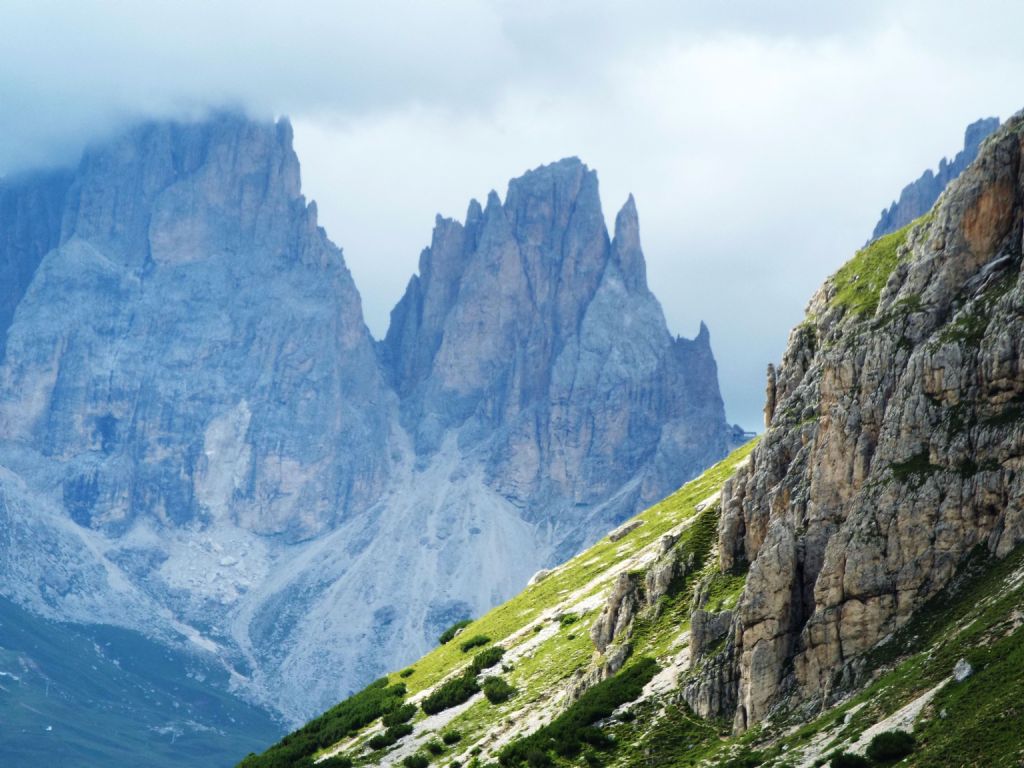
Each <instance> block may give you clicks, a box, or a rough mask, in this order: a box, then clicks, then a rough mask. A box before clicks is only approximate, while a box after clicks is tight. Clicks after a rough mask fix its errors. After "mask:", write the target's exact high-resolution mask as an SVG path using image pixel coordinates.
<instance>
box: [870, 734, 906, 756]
mask: <svg viewBox="0 0 1024 768" xmlns="http://www.w3.org/2000/svg"><path fill="white" fill-rule="evenodd" d="M915 746H916V745H915V742H914V737H913V736H911V735H910V734H909V733H907V732H906V731H885V732H884V733H880V734H878V735H877V736H875V738H873V739H872V740H871V743H870V744H868V749H867V754H868V757H870V758H871V759H872V760H874V761H875V762H876V763H895V762H896V761H897V760H902V759H903V758H904V757H906V756H907V755H909V754H910V753H911V752H913V751H914V747H915Z"/></svg>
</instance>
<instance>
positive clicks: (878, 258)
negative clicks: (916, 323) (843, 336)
mask: <svg viewBox="0 0 1024 768" xmlns="http://www.w3.org/2000/svg"><path fill="white" fill-rule="evenodd" d="M929 221H931V214H930V213H929V214H925V215H924V216H921V217H920V218H918V219H915V220H914V221H912V222H910V223H909V224H907V225H906V226H905V227H903V228H902V229H898V230H896V231H895V232H893V233H891V234H888V235H883V236H882V237H880V238H878V239H877V240H873V241H872V242H870V243H868V244H867V245H866V246H864V247H863V248H861V249H860V250H859V251H857V253H856V254H855V255H854V257H853V258H852V259H850V260H849V261H848V262H846V263H845V264H844V265H843V266H842V267H840V268H839V271H838V272H836V273H835V274H834V275H833V276H832V278H831V280H832V284H833V285H834V286H835V294H834V295H833V297H832V304H833V306H841V307H845V308H846V309H847V310H848V311H849V312H852V313H853V314H855V315H858V316H871V315H874V314H875V311H876V310H877V309H878V299H879V297H880V295H881V293H882V289H883V288H884V287H885V283H886V281H887V280H888V279H889V275H891V274H892V272H893V270H894V269H895V268H896V264H897V263H898V261H899V258H900V254H899V251H900V248H901V247H902V246H903V245H904V244H905V243H906V242H907V237H908V236H909V234H910V231H911V230H912V229H913V228H914V227H916V226H917V225H919V224H926V223H927V222H929Z"/></svg>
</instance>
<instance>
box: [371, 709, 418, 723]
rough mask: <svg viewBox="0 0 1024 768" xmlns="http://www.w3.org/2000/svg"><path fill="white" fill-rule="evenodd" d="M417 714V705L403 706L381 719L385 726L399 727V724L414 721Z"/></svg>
mask: <svg viewBox="0 0 1024 768" xmlns="http://www.w3.org/2000/svg"><path fill="white" fill-rule="evenodd" d="M415 714H416V705H415V704H403V705H402V706H400V707H398V708H397V709H393V710H392V711H390V712H388V713H387V714H386V715H384V717H382V718H381V719H380V721H381V722H382V723H384V725H385V726H390V725H398V724H399V723H407V722H409V721H410V720H412V718H413V716H414V715H415Z"/></svg>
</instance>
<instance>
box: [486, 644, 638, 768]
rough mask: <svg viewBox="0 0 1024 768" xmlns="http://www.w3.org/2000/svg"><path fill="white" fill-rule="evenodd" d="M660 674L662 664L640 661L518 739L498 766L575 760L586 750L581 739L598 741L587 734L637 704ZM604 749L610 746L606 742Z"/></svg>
mask: <svg viewBox="0 0 1024 768" xmlns="http://www.w3.org/2000/svg"><path fill="white" fill-rule="evenodd" d="M657 671H658V663H657V662H656V661H655V660H654V659H650V658H637V659H636V660H635V662H634V663H633V664H631V665H629V666H627V667H625V668H624V669H622V670H621V671H620V672H619V673H618V674H617V675H615V676H614V677H610V678H608V679H607V680H602V681H601V682H600V683H598V684H597V685H595V686H594V687H592V688H590V689H589V690H587V691H585V692H584V694H583V695H582V696H580V697H579V698H578V699H577V700H576V701H575V702H573V704H572V705H571V706H570V707H569V708H568V709H567V710H565V711H564V712H563V713H562V714H560V715H559V716H558V717H556V718H555V719H554V720H552V721H551V722H550V723H548V724H547V725H546V726H544V727H543V728H540V729H538V730H536V731H534V732H533V733H531V734H530V735H528V736H524V737H522V738H520V739H516V740H515V741H513V742H512V743H511V744H508V745H507V746H506V747H505V748H504V749H502V750H501V753H500V755H499V756H498V762H499V763H501V765H503V766H506V768H512V767H513V766H521V765H523V764H524V763H525V764H526V765H528V766H530V768H535V766H548V765H551V764H552V763H551V758H550V756H549V752H551V751H554V752H555V753H557V754H558V755H561V756H563V757H572V756H574V755H577V754H579V752H580V751H581V749H582V745H583V739H582V738H581V735H586V737H587V738H589V739H593V740H594V741H598V740H599V739H598V737H597V736H595V735H594V734H593V733H592V730H597V729H591V730H585V729H587V728H588V727H589V726H593V724H594V723H596V722H598V721H599V720H603V719H604V718H606V717H608V716H609V715H611V713H612V712H614V711H615V710H616V709H617V708H618V707H620V706H621V705H623V704H625V703H627V702H630V701H635V700H636V698H637V697H638V696H639V695H640V693H641V692H642V691H643V688H644V686H645V685H647V683H648V682H649V681H650V679H651V678H652V677H654V675H655V674H656V673H657ZM601 743H602V746H607V745H608V744H607V742H604V741H602V742H601Z"/></svg>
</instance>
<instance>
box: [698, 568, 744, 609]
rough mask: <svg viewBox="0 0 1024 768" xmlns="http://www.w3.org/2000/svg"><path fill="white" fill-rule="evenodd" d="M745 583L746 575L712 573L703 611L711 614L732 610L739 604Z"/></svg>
mask: <svg viewBox="0 0 1024 768" xmlns="http://www.w3.org/2000/svg"><path fill="white" fill-rule="evenodd" d="M746 583H747V574H746V573H721V572H716V573H714V574H713V575H712V576H711V580H710V582H709V583H708V601H707V603H706V604H705V605H704V609H705V610H707V611H711V612H712V613H721V612H722V611H730V610H732V609H733V608H735V607H736V603H737V602H739V599H740V594H741V593H742V592H743V587H744V586H745V585H746Z"/></svg>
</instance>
